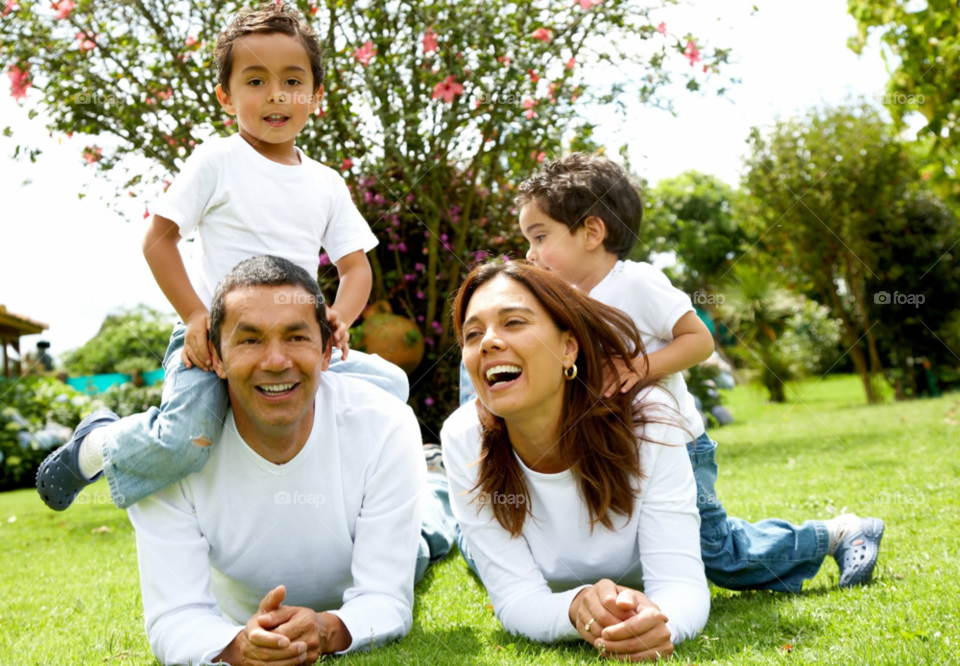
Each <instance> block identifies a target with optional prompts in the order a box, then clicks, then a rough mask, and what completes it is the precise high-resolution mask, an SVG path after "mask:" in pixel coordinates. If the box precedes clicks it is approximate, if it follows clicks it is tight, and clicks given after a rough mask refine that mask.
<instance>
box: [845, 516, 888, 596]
mask: <svg viewBox="0 0 960 666" xmlns="http://www.w3.org/2000/svg"><path fill="white" fill-rule="evenodd" d="M882 538H883V521H882V520H880V519H879V518H861V519H860V529H859V530H857V531H856V532H853V533H851V534H848V535H847V536H846V537H844V539H843V541H841V542H840V543H839V545H837V550H836V552H835V553H834V554H833V557H834V559H836V560H837V566H838V567H840V587H853V586H854V585H863V584H864V583H869V582H870V579H871V578H872V577H873V568H874V567H875V566H876V564H877V555H879V554H880V539H882Z"/></svg>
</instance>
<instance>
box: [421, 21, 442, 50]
mask: <svg viewBox="0 0 960 666" xmlns="http://www.w3.org/2000/svg"><path fill="white" fill-rule="evenodd" d="M438 50H439V49H438V48H437V33H435V32H434V31H433V26H430V27H429V28H427V34H425V35H424V36H423V52H424V54H427V53H433V52H434V51H438Z"/></svg>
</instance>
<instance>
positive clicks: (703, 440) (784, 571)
mask: <svg viewBox="0 0 960 666" xmlns="http://www.w3.org/2000/svg"><path fill="white" fill-rule="evenodd" d="M476 395H477V394H476V392H475V391H474V389H473V384H472V383H471V381H470V375H468V374H467V370H466V367H465V366H464V365H463V362H462V361H461V362H460V404H461V405H462V404H464V403H465V402H469V401H470V400H473V399H474V398H475V397H476ZM716 451H717V443H716V442H714V441H713V440H711V439H710V437H708V436H707V434H706V433H704V434H702V435H700V436H699V437H698V438H697V439H695V440H694V441H692V442H690V443H688V444H687V454H688V455H689V456H690V464H691V465H692V466H693V476H694V478H695V479H696V481H697V510H698V511H699V512H700V552H701V556H702V557H703V565H704V568H705V569H706V574H707V578H708V579H709V580H710V582H711V583H713V584H714V585H717V586H719V587H725V588H727V589H729V590H746V589H764V590H777V591H779V592H799V591H800V588H801V586H802V585H803V581H805V580H807V579H809V578H813V577H814V576H815V575H816V574H817V571H819V570H820V565H821V564H822V563H823V558H824V557H826V555H827V547H828V545H829V543H830V538H829V536H828V534H827V527H826V525H824V523H823V522H821V521H819V520H807V521H804V523H803V524H802V525H799V526H798V525H793V524H792V523H788V522H787V521H785V520H780V519H777V518H771V519H768V520H761V521H760V522H758V523H748V522H747V521H745V520H742V519H740V518H730V517H729V516H727V512H726V511H725V510H724V508H723V504H721V502H720V499H719V498H718V497H717V491H716V483H717V462H716ZM457 543H458V545H459V546H460V552H461V554H463V558H464V560H465V561H466V563H467V566H469V567H470V569H472V570H473V571H474V573H476V570H477V569H476V565H474V563H473V560H472V559H471V558H470V554H469V550H468V549H467V547H466V543H464V540H463V535H462V534H461V532H460V530H459V528H457Z"/></svg>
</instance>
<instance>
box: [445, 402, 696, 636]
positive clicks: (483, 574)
mask: <svg viewBox="0 0 960 666" xmlns="http://www.w3.org/2000/svg"><path fill="white" fill-rule="evenodd" d="M638 399H641V400H643V401H644V403H645V404H646V405H647V408H648V413H649V414H650V415H651V418H656V419H658V420H661V421H669V420H670V417H671V414H672V415H673V419H674V420H675V419H676V412H675V411H673V409H672V403H673V401H672V400H671V399H670V398H669V396H667V395H666V394H665V392H664V391H663V390H662V389H660V388H654V389H648V390H647V391H646V392H645V393H643V394H641V396H640V397H639V398H638ZM646 428H647V432H646V435H647V437H648V438H650V439H652V440H653V441H655V442H661V443H662V444H652V443H644V444H641V448H640V459H641V466H642V470H643V472H644V474H645V475H646V478H644V479H643V480H642V481H641V483H640V496H639V498H638V499H637V501H636V504H635V506H634V511H633V516H632V517H631V518H630V519H629V520H627V519H626V518H625V517H623V516H616V517H614V524H615V525H616V529H613V530H609V529H607V528H605V527H604V526H603V525H600V524H597V525H594V528H593V531H592V532H591V530H590V518H589V513H588V511H587V507H586V505H585V504H584V503H583V501H582V500H581V498H580V495H579V492H578V489H577V485H576V480H575V478H574V476H573V475H572V474H571V473H570V472H569V471H567V472H561V473H559V474H541V473H538V472H534V471H533V470H530V469H528V468H527V467H526V466H525V465H523V463H522V462H520V459H519V457H518V458H517V461H518V462H519V464H520V469H521V470H522V472H523V476H524V479H525V481H526V484H527V489H528V496H529V502H530V508H531V510H532V513H533V515H532V517H531V516H529V515H528V516H527V519H526V521H525V522H524V527H523V533H522V534H521V536H520V537H518V538H512V537H511V536H510V534H509V532H507V530H505V529H504V528H503V527H501V525H500V523H498V522H497V521H496V519H495V518H494V517H493V510H492V506H491V504H492V502H497V501H506V502H509V501H511V500H510V498H509V497H506V498H504V497H492V498H491V497H481V495H480V493H479V491H475V490H474V486H476V484H477V478H478V476H477V475H478V471H479V466H478V465H477V464H476V463H477V461H478V460H479V459H480V453H481V426H480V420H479V417H478V415H477V408H476V401H471V402H469V403H467V404H465V405H463V406H462V407H460V409H458V410H457V411H456V412H454V413H453V414H452V415H451V416H450V418H448V419H447V421H446V422H445V423H444V425H443V430H442V431H441V433H440V440H441V442H442V446H443V459H444V466H445V467H446V471H447V477H448V478H449V480H450V504H451V507H452V509H453V514H454V516H455V517H456V519H457V521H458V523H459V524H460V529H461V530H462V531H463V533H464V536H465V538H466V540H467V545H468V546H469V549H470V555H471V556H472V557H473V559H474V562H475V563H476V565H477V569H478V572H479V574H480V578H481V579H482V580H483V584H484V586H485V587H486V588H487V591H488V592H489V594H490V599H491V601H492V602H493V608H494V611H495V612H496V614H497V617H498V618H499V619H500V622H501V623H502V624H503V626H504V627H505V628H506V629H507V631H510V632H511V633H518V634H521V635H524V636H526V637H528V638H530V639H532V640H537V641H543V642H547V643H549V642H553V641H557V640H564V639H577V638H579V634H578V633H577V630H576V628H575V627H574V626H573V625H572V624H571V623H570V619H569V615H568V613H569V608H570V604H571V602H572V601H573V598H574V597H575V596H576V595H577V593H578V592H579V591H580V590H581V589H583V588H584V587H586V586H589V585H593V584H594V583H596V582H597V581H598V580H600V579H602V578H609V579H611V580H613V581H615V582H617V583H619V584H621V585H624V586H627V587H631V588H634V589H638V590H643V591H644V593H645V594H646V595H647V597H649V598H650V600H651V601H653V602H654V603H655V604H657V605H658V606H659V607H660V610H661V611H663V613H664V614H665V615H666V616H667V617H668V618H669V619H670V622H669V625H668V626H669V627H670V630H671V634H672V636H673V641H674V643H678V642H680V641H682V640H684V639H687V638H690V637H692V636H694V635H696V634H697V632H699V630H700V629H701V628H702V627H703V625H704V624H705V623H706V621H707V617H708V615H709V612H710V592H709V590H708V588H707V580H706V576H705V574H704V569H703V561H702V560H701V557H700V514H699V513H698V511H697V503H696V492H697V491H696V483H695V482H694V478H693V471H692V470H691V468H690V461H689V459H688V457H687V451H686V447H685V446H684V444H685V442H686V435H685V434H684V433H683V431H682V430H681V429H680V428H677V427H675V426H668V425H663V424H648V425H647V426H646ZM514 501H516V500H515V498H514Z"/></svg>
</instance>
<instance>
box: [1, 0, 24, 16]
mask: <svg viewBox="0 0 960 666" xmlns="http://www.w3.org/2000/svg"><path fill="white" fill-rule="evenodd" d="M14 9H20V5H18V4H17V0H6V2H4V3H3V13H2V14H0V16H6V15H7V14H9V13H10V12H12V11H13V10H14Z"/></svg>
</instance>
